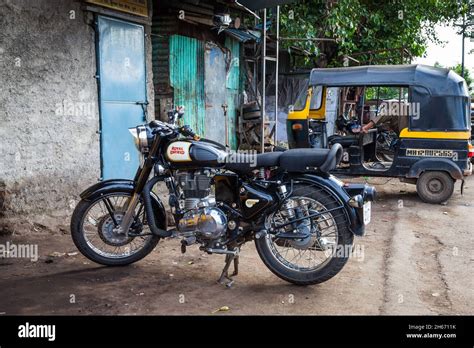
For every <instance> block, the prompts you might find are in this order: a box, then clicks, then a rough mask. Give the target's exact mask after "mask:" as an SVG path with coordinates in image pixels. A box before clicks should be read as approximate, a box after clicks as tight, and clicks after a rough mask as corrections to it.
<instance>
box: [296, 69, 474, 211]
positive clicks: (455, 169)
mask: <svg viewBox="0 0 474 348" xmlns="http://www.w3.org/2000/svg"><path fill="white" fill-rule="evenodd" d="M328 101H330V102H328ZM329 105H331V107H329ZM402 111H403V112H402ZM382 120H385V121H384V122H381V121H382ZM287 133H288V145H289V147H290V148H298V147H321V148H327V147H331V146H332V145H333V144H336V143H339V144H341V145H342V146H343V148H344V156H343V159H342V161H341V164H340V165H339V166H338V167H337V168H336V169H335V170H334V171H333V172H334V173H335V174H339V175H349V176H352V175H354V176H360V175H367V176H384V177H398V178H400V180H401V181H403V182H408V183H413V184H416V188H417V193H418V195H419V196H420V198H421V199H422V200H423V201H425V202H428V203H442V202H445V201H447V200H448V199H449V198H450V197H451V195H452V193H453V190H454V184H455V182H456V180H461V181H462V185H461V192H462V188H463V184H464V176H468V175H471V174H472V164H471V161H470V159H471V157H473V155H474V148H473V146H472V145H471V120H470V96H469V93H468V88H467V85H466V82H465V81H464V79H463V78H461V77H460V76H459V75H457V74H456V73H455V72H453V71H450V70H448V69H442V68H435V67H431V66H425V65H386V66H358V67H348V68H328V69H313V70H312V71H311V73H310V76H309V80H308V88H307V90H303V91H302V93H301V94H300V96H299V97H298V98H297V101H296V103H295V104H294V105H293V106H291V107H290V111H289V113H288V120H287Z"/></svg>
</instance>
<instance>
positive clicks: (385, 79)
mask: <svg viewBox="0 0 474 348" xmlns="http://www.w3.org/2000/svg"><path fill="white" fill-rule="evenodd" d="M309 85H310V86H325V87H350V86H400V87H408V90H409V102H411V103H419V106H420V109H419V110H420V114H419V115H418V116H419V117H410V123H409V124H410V125H409V128H410V130H423V131H439V130H442V131H455V130H456V131H464V130H470V114H469V105H470V96H469V91H468V88H467V84H466V82H465V81H464V79H463V78H462V77H461V76H459V75H458V74H456V73H455V72H454V71H452V70H449V69H443V68H436V67H432V66H427V65H419V64H415V65H370V66H357V67H347V68H327V69H313V70H311V73H310V78H309ZM410 116H412V115H410Z"/></svg>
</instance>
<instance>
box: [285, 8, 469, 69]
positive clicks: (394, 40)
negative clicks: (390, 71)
mask: <svg viewBox="0 0 474 348" xmlns="http://www.w3.org/2000/svg"><path fill="white" fill-rule="evenodd" d="M469 1H470V0H421V1H420V0H327V1H321V0H302V1H298V2H296V3H293V4H288V5H285V6H283V7H282V9H281V36H283V37H300V38H301V37H302V38H313V39H314V38H331V39H334V40H335V41H318V42H315V41H284V44H283V45H284V46H298V47H299V48H302V49H304V50H306V51H308V52H310V53H311V54H313V55H314V58H313V60H312V61H311V60H306V62H305V63H306V65H308V66H319V67H328V66H341V65H342V64H343V60H344V57H345V56H351V57H355V58H356V59H357V60H358V61H360V62H361V64H400V63H402V59H401V52H402V48H405V49H407V50H408V51H409V52H411V54H412V55H413V56H414V57H417V56H421V55H423V53H424V52H425V49H426V45H427V43H428V41H430V40H431V41H434V42H439V40H438V38H437V36H436V32H435V30H434V26H435V25H436V24H438V23H446V24H449V25H453V24H454V22H455V21H457V20H459V18H460V17H462V16H463V15H464V14H465V12H466V11H467V7H466V6H461V5H462V4H463V3H467V2H469ZM369 51H371V52H372V53H371V54H361V53H363V52H369Z"/></svg>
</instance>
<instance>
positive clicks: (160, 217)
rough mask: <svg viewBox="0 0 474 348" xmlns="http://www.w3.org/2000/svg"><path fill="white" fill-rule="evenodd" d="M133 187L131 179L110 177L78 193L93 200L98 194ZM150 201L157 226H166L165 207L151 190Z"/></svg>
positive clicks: (127, 190) (124, 191)
mask: <svg viewBox="0 0 474 348" xmlns="http://www.w3.org/2000/svg"><path fill="white" fill-rule="evenodd" d="M134 188H135V184H134V182H133V181H132V180H126V179H111V180H104V181H101V182H98V183H97V184H94V185H92V186H91V187H89V188H87V189H86V190H85V191H83V192H82V193H81V194H80V197H81V199H82V200H84V201H94V200H96V199H97V198H99V197H100V196H103V195H106V194H110V193H114V192H122V193H132V192H133V190H134ZM150 196H151V202H152V205H153V212H154V213H155V220H156V221H157V224H159V226H158V227H159V228H161V229H166V228H167V226H168V223H167V215H166V209H165V207H164V205H163V202H162V201H161V200H160V198H158V196H157V195H156V194H154V193H153V192H151V193H150Z"/></svg>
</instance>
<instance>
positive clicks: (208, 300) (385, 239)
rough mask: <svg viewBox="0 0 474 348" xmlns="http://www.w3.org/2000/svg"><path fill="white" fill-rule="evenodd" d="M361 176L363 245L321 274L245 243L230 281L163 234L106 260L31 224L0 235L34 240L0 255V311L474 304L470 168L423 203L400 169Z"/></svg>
mask: <svg viewBox="0 0 474 348" xmlns="http://www.w3.org/2000/svg"><path fill="white" fill-rule="evenodd" d="M361 180H362V181H363V180H364V179H362V178H360V179H359V181H361ZM352 181H354V180H352ZM368 182H369V183H371V184H374V185H375V186H376V187H377V189H378V192H379V196H378V199H377V202H376V203H375V204H374V205H373V215H372V223H371V224H370V225H369V226H368V229H367V233H366V235H365V236H364V237H359V238H356V244H357V245H358V248H356V250H359V251H360V252H362V253H358V254H357V255H355V256H354V257H353V258H352V259H350V260H349V262H348V264H347V265H346V267H345V268H344V269H343V270H342V272H340V273H339V274H338V275H337V276H336V277H335V278H333V279H331V280H329V281H328V282H326V283H323V284H320V285H316V286H308V287H298V286H294V285H291V284H288V283H286V282H284V281H282V280H280V279H279V278H277V277H276V276H274V275H273V274H272V273H271V272H270V271H269V270H267V269H266V267H265V266H264V265H263V263H262V262H261V261H260V259H259V257H258V255H257V252H256V250H255V247H254V245H253V244H252V243H248V244H246V245H245V246H244V247H243V249H242V253H241V262H240V275H239V276H238V277H237V278H236V283H235V285H234V286H233V287H232V288H231V289H227V288H225V287H223V286H222V285H220V284H217V283H216V279H217V278H218V276H219V273H220V271H221V269H222V266H223V262H224V257H223V256H221V255H206V254H203V253H202V252H201V251H199V250H198V249H197V247H191V248H189V249H188V252H187V253H186V254H181V253H180V247H179V246H180V244H179V240H169V241H164V242H160V243H159V244H158V246H157V248H156V249H155V251H154V252H153V253H152V254H150V255H149V256H148V257H146V258H145V259H143V260H142V261H140V262H138V263H136V264H134V265H131V266H128V267H120V268H110V267H103V266H99V265H97V264H94V263H92V262H90V261H89V260H87V259H86V258H85V257H83V256H82V255H80V254H76V253H75V252H76V249H75V247H74V245H73V243H72V241H71V238H70V236H69V235H68V233H69V232H68V231H67V230H63V231H60V230H58V231H48V230H47V229H42V228H41V227H38V226H36V227H35V228H34V230H33V229H31V230H24V231H17V232H16V233H15V234H14V235H12V236H3V237H1V238H0V244H4V245H5V244H6V243H7V241H9V242H10V243H16V244H38V251H39V255H40V258H39V259H38V260H37V261H36V262H31V261H30V260H26V259H14V258H9V257H7V258H3V259H0V266H1V267H0V271H1V276H0V314H70V315H78V314H79V315H86V314H106V315H110V314H131V315H134V314H145V315H146V314H150V315H151V314H204V315H207V314H211V313H213V312H214V311H215V310H217V309H219V308H221V307H223V306H227V307H228V310H227V311H223V312H217V313H215V315H222V314H471V315H472V314H474V291H473V290H472V289H473V288H474V272H473V269H474V253H473V250H474V235H473V226H474V224H473V222H472V221H473V220H472V219H473V218H474V178H472V177H471V178H468V180H467V182H466V185H465V192H464V195H463V196H461V194H460V184H456V190H455V194H454V196H453V198H452V199H451V200H450V201H449V202H448V203H447V205H429V204H425V203H422V202H421V201H420V200H419V199H418V197H417V195H416V192H415V187H414V186H413V185H409V184H402V183H400V182H399V181H398V180H397V179H391V180H388V179H386V178H369V179H368ZM55 252H56V253H58V254H57V255H62V254H63V253H66V254H65V255H62V256H56V257H54V256H51V255H52V254H53V255H54V253H55ZM68 253H70V255H68Z"/></svg>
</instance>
